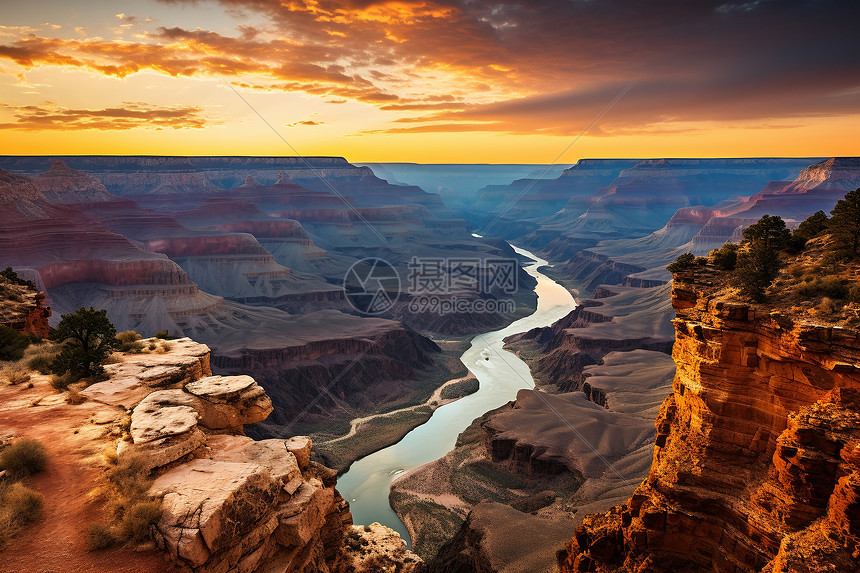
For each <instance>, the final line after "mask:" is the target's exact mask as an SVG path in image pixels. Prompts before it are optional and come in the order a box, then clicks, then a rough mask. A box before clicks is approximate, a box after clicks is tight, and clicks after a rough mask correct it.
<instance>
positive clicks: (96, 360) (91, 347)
mask: <svg viewBox="0 0 860 573" xmlns="http://www.w3.org/2000/svg"><path fill="white" fill-rule="evenodd" d="M51 339H52V340H56V341H57V342H61V343H63V345H64V347H63V350H62V351H61V352H60V354H58V355H57V357H56V358H55V359H54V362H53V363H52V365H51V370H52V371H53V372H54V373H55V374H58V375H63V374H65V373H66V372H69V373H70V374H71V375H72V376H73V377H74V378H75V379H81V378H87V377H91V376H100V375H101V374H103V373H104V368H102V364H103V363H104V362H105V360H106V359H107V357H108V356H109V355H110V352H111V349H112V348H113V347H114V346H116V345H117V344H118V341H117V339H116V329H115V328H114V326H113V324H111V322H110V320H108V317H107V311H105V310H96V309H94V308H92V307H90V308H80V309H78V311H77V312H75V313H73V314H65V315H63V317H62V319H61V320H60V324H59V325H58V326H57V329H56V330H55V331H54V332H53V333H51Z"/></svg>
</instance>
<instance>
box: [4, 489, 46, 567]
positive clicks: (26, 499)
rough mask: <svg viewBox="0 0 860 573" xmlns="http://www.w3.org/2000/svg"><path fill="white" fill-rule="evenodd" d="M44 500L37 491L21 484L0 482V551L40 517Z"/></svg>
mask: <svg viewBox="0 0 860 573" xmlns="http://www.w3.org/2000/svg"><path fill="white" fill-rule="evenodd" d="M43 505H44V499H43V497H42V494H41V493H39V492H38V491H36V490H34V489H31V488H29V487H27V486H25V485H24V484H22V483H13V484H11V485H7V484H4V483H2V482H0V550H2V549H3V548H4V547H5V546H6V544H7V543H8V542H9V540H10V539H11V538H12V537H13V536H14V535H15V534H16V533H17V532H18V529H19V528H20V527H23V526H25V525H27V524H29V523H32V522H34V521H36V520H37V519H39V517H41V515H42V506H43Z"/></svg>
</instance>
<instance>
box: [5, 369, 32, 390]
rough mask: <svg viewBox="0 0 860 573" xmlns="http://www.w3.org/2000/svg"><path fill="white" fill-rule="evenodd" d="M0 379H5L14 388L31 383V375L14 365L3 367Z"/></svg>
mask: <svg viewBox="0 0 860 573" xmlns="http://www.w3.org/2000/svg"><path fill="white" fill-rule="evenodd" d="M0 377H2V378H5V379H6V381H7V382H9V384H11V385H12V386H16V385H18V384H24V383H25V382H29V381H30V373H29V372H27V371H25V370H23V369H21V368H20V367H18V366H17V365H14V364H10V365H9V366H5V367H3V368H2V370H0Z"/></svg>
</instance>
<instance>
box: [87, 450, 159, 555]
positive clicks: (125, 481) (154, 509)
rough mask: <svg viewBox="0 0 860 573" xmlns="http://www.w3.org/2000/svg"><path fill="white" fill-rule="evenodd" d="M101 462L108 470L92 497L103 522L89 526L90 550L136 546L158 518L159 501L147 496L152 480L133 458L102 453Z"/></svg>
mask: <svg viewBox="0 0 860 573" xmlns="http://www.w3.org/2000/svg"><path fill="white" fill-rule="evenodd" d="M105 460H106V461H107V463H108V468H107V471H106V472H105V476H104V480H103V481H102V483H101V484H100V486H99V488H98V489H97V491H96V496H97V499H99V501H100V502H101V503H102V506H103V507H104V509H105V514H106V515H105V517H106V520H105V521H103V522H97V523H93V524H92V525H90V527H89V529H88V532H87V545H88V547H89V548H90V550H98V549H104V548H106V547H110V546H113V545H117V544H120V543H126V542H131V543H134V544H140V543H142V542H144V541H146V540H147V539H149V538H150V535H151V531H152V526H153V524H154V523H156V522H157V521H158V519H159V518H160V517H161V501H160V500H158V499H153V498H151V497H149V496H148V495H147V491H148V490H149V487H150V485H151V484H152V480H151V479H150V478H149V472H148V471H147V470H146V468H145V466H144V465H143V464H142V463H141V462H140V461H139V460H137V459H134V458H120V459H117V456H116V453H115V452H106V454H105Z"/></svg>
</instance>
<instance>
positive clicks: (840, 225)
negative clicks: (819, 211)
mask: <svg viewBox="0 0 860 573" xmlns="http://www.w3.org/2000/svg"><path fill="white" fill-rule="evenodd" d="M830 214H831V215H833V218H832V219H830V232H831V233H832V234H833V238H834V239H835V240H836V248H837V251H839V252H840V254H844V255H845V256H846V257H848V258H852V259H853V258H854V257H856V256H857V255H858V254H860V188H858V189H855V190H854V191H849V192H848V194H846V195H845V198H844V199H840V200H839V201H838V202H837V203H836V206H835V207H834V208H833V210H832V211H831V212H830Z"/></svg>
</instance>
